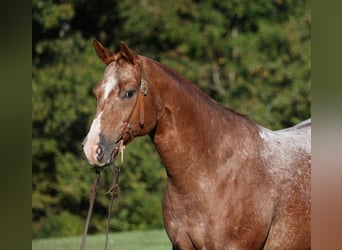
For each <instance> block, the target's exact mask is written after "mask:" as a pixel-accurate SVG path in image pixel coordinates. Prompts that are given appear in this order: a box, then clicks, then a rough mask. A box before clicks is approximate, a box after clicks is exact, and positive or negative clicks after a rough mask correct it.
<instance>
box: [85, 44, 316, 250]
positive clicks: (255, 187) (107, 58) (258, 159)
mask: <svg viewBox="0 0 342 250" xmlns="http://www.w3.org/2000/svg"><path fill="white" fill-rule="evenodd" d="M94 47H95V51H96V53H97V55H98V56H99V58H100V59H101V60H102V61H103V62H104V63H105V65H106V69H105V71H104V74H103V77H102V78H101V79H100V81H99V82H98V83H97V84H96V86H95V87H94V94H95V96H96V98H97V111H96V114H95V118H94V120H93V122H92V124H91V127H90V131H89V133H88V135H87V137H86V139H85V140H84V152H85V155H86V157H87V159H88V161H89V162H90V164H92V165H95V166H97V167H101V166H105V165H108V164H111V163H112V162H113V159H114V157H115V156H116V154H117V153H118V151H119V144H120V143H121V142H123V143H124V144H125V145H127V144H128V143H129V142H130V141H132V140H133V139H134V138H135V137H137V136H143V135H149V136H150V138H151V140H152V142H153V144H154V145H155V148H156V150H157V151H158V153H159V155H160V157H161V159H162V161H163V164H164V166H165V169H166V172H167V177H168V179H167V186H166V190H165V193H164V196H163V218H164V225H165V229H166V232H167V234H168V237H169V239H170V241H171V242H172V246H173V249H174V250H176V249H203V250H204V249H207V250H208V249H210V250H211V249H291V250H293V249H310V248H311V244H310V234H311V230H310V220H311V209H310V207H311V195H310V182H311V175H310V172H311V120H307V121H304V122H302V123H300V124H298V125H296V126H294V127H291V128H287V129H283V130H279V131H271V130H269V129H267V128H264V127H262V126H260V125H258V124H256V123H255V122H253V121H252V120H250V119H249V118H248V117H246V116H244V115H242V114H240V113H238V112H236V111H234V110H232V109H230V108H225V107H223V106H221V105H220V104H218V103H217V102H216V101H215V100H213V99H211V98H210V97H209V96H207V95H206V94H205V93H203V92H202V91H201V90H199V89H198V88H197V87H196V86H195V85H194V84H193V83H191V82H190V81H188V80H186V79H185V78H183V77H182V76H181V75H179V74H178V73H176V72H175V71H173V70H172V69H170V68H168V67H167V66H165V65H164V64H162V63H160V62H157V61H154V60H152V59H150V58H147V57H144V56H141V55H137V54H135V53H134V52H133V51H132V50H131V49H130V48H128V46H127V45H126V44H125V43H124V42H121V49H120V51H119V52H118V53H113V52H111V51H110V50H109V49H107V48H105V47H104V46H103V45H102V44H101V43H100V42H98V41H96V40H95V41H94Z"/></svg>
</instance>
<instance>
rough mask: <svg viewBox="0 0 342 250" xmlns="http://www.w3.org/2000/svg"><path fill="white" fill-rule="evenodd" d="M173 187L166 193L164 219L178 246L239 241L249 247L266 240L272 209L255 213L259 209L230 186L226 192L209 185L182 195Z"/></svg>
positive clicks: (206, 246)
mask: <svg viewBox="0 0 342 250" xmlns="http://www.w3.org/2000/svg"><path fill="white" fill-rule="evenodd" d="M171 190H172V189H171ZM171 190H167V192H166V193H165V195H164V200H163V212H164V223H165V227H166V230H167V232H168V235H169V237H170V240H171V241H172V242H173V244H174V245H175V246H179V249H234V247H233V246H234V245H239V244H240V245H244V248H245V249H247V248H248V249H250V247H252V246H253V247H252V248H255V247H254V246H257V245H258V244H260V242H262V241H263V239H264V237H265V235H266V231H267V227H268V221H269V217H270V214H271V212H270V213H264V214H262V213H259V214H258V215H257V214H254V212H257V211H258V210H259V209H254V208H252V207H251V206H250V205H247V204H250V201H247V203H245V201H244V197H240V198H235V199H234V198H232V197H230V193H231V194H232V193H234V192H233V191H231V192H229V191H228V190H224V193H225V196H220V195H214V194H212V193H211V192H210V191H212V190H211V189H210V188H209V189H208V190H207V191H208V192H207V193H206V192H203V190H201V192H195V193H191V194H189V195H181V196H179V195H178V194H175V193H173V192H172V191H173V190H172V191H171ZM235 197H236V196H235ZM251 210H254V212H251ZM265 211H266V210H265ZM251 217H254V218H257V219H256V220H255V221H254V222H252V221H253V219H251ZM256 229H257V230H256ZM250 239H252V240H250ZM237 241H239V242H238V243H237ZM246 246H248V247H247V248H246ZM226 247H228V248H226ZM176 249H177V248H176ZM237 249H238V248H237Z"/></svg>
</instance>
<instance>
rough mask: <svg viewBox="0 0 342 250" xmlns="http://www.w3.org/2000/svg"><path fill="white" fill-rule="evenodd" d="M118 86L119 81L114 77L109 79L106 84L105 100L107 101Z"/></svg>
mask: <svg viewBox="0 0 342 250" xmlns="http://www.w3.org/2000/svg"><path fill="white" fill-rule="evenodd" d="M117 84H118V81H117V79H116V78H115V77H114V76H110V77H109V78H108V81H107V82H105V83H104V99H105V100H106V99H107V98H108V96H109V94H110V92H112V90H113V89H114V88H115V86H116V85H117Z"/></svg>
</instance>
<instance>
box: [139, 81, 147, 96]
mask: <svg viewBox="0 0 342 250" xmlns="http://www.w3.org/2000/svg"><path fill="white" fill-rule="evenodd" d="M140 92H141V93H143V95H144V96H146V95H147V93H148V87H147V81H146V80H145V79H141V83H140Z"/></svg>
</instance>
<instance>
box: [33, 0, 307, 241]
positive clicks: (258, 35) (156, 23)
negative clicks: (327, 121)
mask: <svg viewBox="0 0 342 250" xmlns="http://www.w3.org/2000/svg"><path fill="white" fill-rule="evenodd" d="M32 18H33V20H32V29H33V42H32V93H33V94H32V103H33V110H32V176H33V177H32V178H33V179H32V234H33V237H34V238H37V237H52V236H53V237H57V236H71V235H79V234H82V231H83V225H84V221H85V218H86V213H87V209H88V201H89V189H90V186H91V183H92V178H93V171H92V168H91V166H89V164H88V163H87V161H86V159H85V157H84V156H83V153H82V149H81V142H82V140H83V138H84V137H85V135H86V134H87V132H88V129H89V125H90V123H91V120H92V119H93V115H94V113H95V107H96V102H95V98H94V97H93V94H92V88H93V86H94V84H95V83H96V82H97V81H98V80H99V79H100V77H101V76H102V73H103V70H104V65H103V64H102V63H101V62H100V60H99V59H98V58H97V56H96V54H95V52H94V50H93V47H92V46H93V45H92V42H93V39H94V38H96V39H98V40H100V41H101V42H102V43H103V44H104V45H105V46H107V47H109V48H111V49H112V50H113V51H118V49H119V41H120V40H124V41H126V42H127V43H128V44H129V46H130V47H131V48H132V49H134V50H135V51H136V52H137V53H139V54H142V55H145V56H149V57H152V58H154V59H156V60H158V61H161V62H163V63H164V64H166V65H168V66H170V67H171V68H173V69H175V70H176V71H178V72H179V73H180V74H181V75H183V76H185V77H186V78H188V79H190V80H191V81H192V82H194V83H195V84H197V85H198V86H199V87H200V88H201V89H202V90H204V91H205V92H206V93H208V94H209V95H210V96H211V97H213V98H214V99H216V100H217V101H219V102H220V103H222V104H223V105H225V106H229V107H231V108H234V109H235V110H237V111H239V112H242V113H245V114H247V115H249V116H250V117H251V118H252V119H253V120H255V121H256V122H258V123H259V124H261V125H263V126H266V127H269V128H272V129H279V128H283V127H288V126H291V125H293V124H295V123H297V122H299V121H301V120H304V119H306V118H308V117H310V105H311V104H310V103H311V94H310V88H311V61H310V57H311V51H310V43H311V10H310V1H305V0H272V1H270V0H259V1H256V2H253V1H249V0H226V1H221V0H216V1H215V0H203V1H201V0H197V1H190V0H182V1H162V0H159V1H152V0H125V1H115V0H74V1H67V0H33V1H32ZM125 152H126V153H125V159H126V160H125V167H124V169H122V175H121V178H120V186H121V200H120V206H119V208H118V210H117V211H115V212H114V214H113V219H112V223H111V230H112V231H120V230H133V229H152V228H162V226H163V224H162V215H161V214H162V211H161V197H162V193H163V190H164V187H165V181H166V175H165V171H164V169H163V167H162V164H161V162H160V160H159V157H158V155H157V154H156V152H155V150H154V148H153V146H152V144H151V142H150V141H149V138H148V137H143V138H139V139H136V140H135V141H134V142H132V143H131V144H130V145H129V146H128V147H127V150H126V151H125ZM111 176H112V173H111V170H110V169H109V168H108V170H106V171H105V172H104V174H102V175H101V178H102V179H101V186H100V188H99V190H100V191H99V192H98V195H97V202H96V203H95V208H94V214H93V217H92V221H91V226H90V233H96V232H104V231H105V225H106V224H105V220H106V213H107V206H108V203H109V200H108V198H107V197H105V195H104V191H106V189H107V188H108V187H109V186H110V183H111V180H110V179H111Z"/></svg>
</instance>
